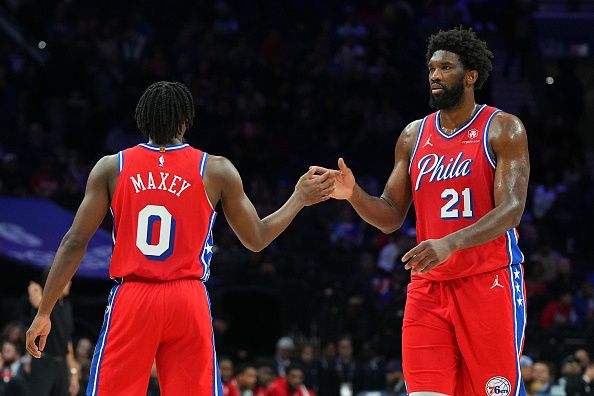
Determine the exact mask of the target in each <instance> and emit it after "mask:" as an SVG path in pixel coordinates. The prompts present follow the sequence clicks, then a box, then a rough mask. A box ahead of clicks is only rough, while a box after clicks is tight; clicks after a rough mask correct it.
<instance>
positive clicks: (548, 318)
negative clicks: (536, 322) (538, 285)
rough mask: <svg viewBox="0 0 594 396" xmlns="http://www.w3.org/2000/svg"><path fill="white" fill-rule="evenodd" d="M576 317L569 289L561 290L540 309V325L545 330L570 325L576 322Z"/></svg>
mask: <svg viewBox="0 0 594 396" xmlns="http://www.w3.org/2000/svg"><path fill="white" fill-rule="evenodd" d="M577 321H578V317H577V314H576V312H575V309H574V308H573V306H572V296H571V292H570V291H563V292H561V295H560V296H559V298H557V300H554V301H550V302H549V303H548V304H547V305H546V306H545V308H544V309H543V311H542V315H541V316H540V325H541V326H542V328H543V329H545V330H550V329H552V328H556V327H570V326H573V325H575V324H576V323H577Z"/></svg>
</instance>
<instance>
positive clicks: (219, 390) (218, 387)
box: [202, 283, 223, 396]
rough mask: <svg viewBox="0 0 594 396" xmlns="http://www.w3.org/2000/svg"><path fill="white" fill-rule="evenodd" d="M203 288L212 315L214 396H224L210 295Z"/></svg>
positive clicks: (209, 312)
mask: <svg viewBox="0 0 594 396" xmlns="http://www.w3.org/2000/svg"><path fill="white" fill-rule="evenodd" d="M202 286H203V287H204V293H206V300H207V301H208V314H209V315H210V323H211V326H210V329H211V332H212V355H213V356H212V358H213V359H212V372H213V379H212V382H213V384H212V385H213V387H212V388H213V389H212V394H213V396H223V381H221V375H220V373H219V363H218V360H217V350H216V347H215V337H214V329H213V328H212V311H211V309H210V295H209V294H208V289H207V288H206V285H205V284H204V283H202Z"/></svg>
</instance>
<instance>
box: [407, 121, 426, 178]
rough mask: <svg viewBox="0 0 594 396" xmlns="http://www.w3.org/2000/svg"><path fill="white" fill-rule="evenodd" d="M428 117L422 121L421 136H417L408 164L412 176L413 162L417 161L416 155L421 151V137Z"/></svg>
mask: <svg viewBox="0 0 594 396" xmlns="http://www.w3.org/2000/svg"><path fill="white" fill-rule="evenodd" d="M427 117H428V116H426V117H425V118H423V121H421V125H420V126H419V134H418V135H417V141H416V142H415V147H414V148H413V151H412V153H411V154H410V162H409V163H408V174H409V175H410V170H411V167H412V163H413V160H414V159H415V155H416V154H417V150H418V149H419V142H420V141H421V136H422V135H423V129H424V128H425V121H427Z"/></svg>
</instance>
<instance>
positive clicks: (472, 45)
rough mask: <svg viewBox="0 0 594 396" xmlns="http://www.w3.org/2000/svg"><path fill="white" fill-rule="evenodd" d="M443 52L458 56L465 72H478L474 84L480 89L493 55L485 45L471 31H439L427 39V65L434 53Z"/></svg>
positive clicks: (488, 72) (489, 68)
mask: <svg viewBox="0 0 594 396" xmlns="http://www.w3.org/2000/svg"><path fill="white" fill-rule="evenodd" d="M439 50H444V51H448V52H453V53H454V54H456V55H458V57H459V58H460V61H461V62H462V65H464V67H465V68H466V70H476V71H478V78H477V80H476V82H475V83H474V87H475V89H480V88H481V87H482V86H483V84H484V83H485V81H487V78H489V74H490V73H491V70H493V66H492V65H491V59H493V53H492V52H491V51H489V48H487V43H486V42H484V41H482V40H481V39H479V38H478V37H477V35H476V33H475V32H474V31H473V30H472V29H468V30H466V29H463V28H462V27H459V28H454V29H451V30H448V31H445V32H444V31H443V30H440V31H439V33H437V34H434V35H432V36H431V37H429V45H428V47H427V54H426V55H425V57H426V60H427V63H429V60H430V59H431V57H432V56H433V54H434V53H435V52H436V51H439Z"/></svg>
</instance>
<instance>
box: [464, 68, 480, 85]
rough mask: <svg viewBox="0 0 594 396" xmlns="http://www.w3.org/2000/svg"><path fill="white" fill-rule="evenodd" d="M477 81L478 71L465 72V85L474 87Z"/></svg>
mask: <svg viewBox="0 0 594 396" xmlns="http://www.w3.org/2000/svg"><path fill="white" fill-rule="evenodd" d="M477 79H478V71H476V70H469V71H467V72H466V77H465V83H466V85H474V83H475V82H476V80H477Z"/></svg>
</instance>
